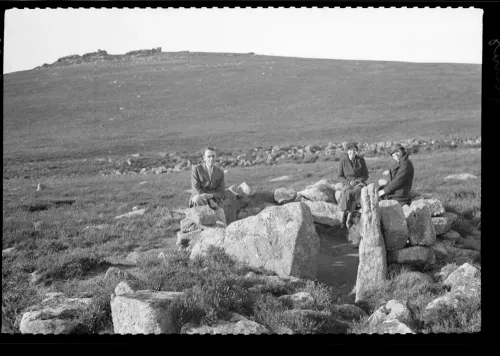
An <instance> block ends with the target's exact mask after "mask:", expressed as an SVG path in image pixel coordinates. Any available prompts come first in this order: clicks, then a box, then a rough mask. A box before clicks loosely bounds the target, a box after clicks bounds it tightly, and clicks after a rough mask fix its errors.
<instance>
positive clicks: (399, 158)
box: [379, 143, 414, 205]
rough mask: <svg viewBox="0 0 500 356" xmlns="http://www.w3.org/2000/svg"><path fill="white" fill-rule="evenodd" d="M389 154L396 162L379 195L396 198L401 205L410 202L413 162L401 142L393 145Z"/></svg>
mask: <svg viewBox="0 0 500 356" xmlns="http://www.w3.org/2000/svg"><path fill="white" fill-rule="evenodd" d="M389 154H390V155H391V156H392V158H394V160H395V161H396V163H394V165H393V166H392V167H391V169H390V171H389V181H388V182H387V184H386V185H385V186H383V188H381V189H380V188H379V189H380V190H379V196H380V197H382V198H384V199H394V200H396V201H397V202H398V203H399V204H401V205H405V204H408V203H409V201H410V189H411V186H412V184H413V175H414V169H413V163H412V162H411V161H410V159H409V158H408V156H409V154H408V152H406V150H405V148H404V147H403V146H401V145H400V144H399V143H398V144H396V145H394V146H392V147H391V150H390V151H389Z"/></svg>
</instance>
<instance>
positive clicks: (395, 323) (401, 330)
mask: <svg viewBox="0 0 500 356" xmlns="http://www.w3.org/2000/svg"><path fill="white" fill-rule="evenodd" d="M379 331H380V332H381V333H382V334H415V332H414V331H413V330H412V329H410V328H409V327H408V326H407V325H406V324H404V323H402V322H400V321H399V320H396V319H390V320H384V321H383V322H382V323H381V324H380V328H379Z"/></svg>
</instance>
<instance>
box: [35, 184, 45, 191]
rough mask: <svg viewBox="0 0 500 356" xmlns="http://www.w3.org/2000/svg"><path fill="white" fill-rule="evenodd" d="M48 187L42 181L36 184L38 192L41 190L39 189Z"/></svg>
mask: <svg viewBox="0 0 500 356" xmlns="http://www.w3.org/2000/svg"><path fill="white" fill-rule="evenodd" d="M46 188H47V186H46V185H44V184H41V183H38V185H37V186H36V190H37V191H38V192H39V191H41V190H44V189H46Z"/></svg>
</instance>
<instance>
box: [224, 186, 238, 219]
mask: <svg viewBox="0 0 500 356" xmlns="http://www.w3.org/2000/svg"><path fill="white" fill-rule="evenodd" d="M239 205H240V204H239V202H238V197H237V196H236V194H234V193H233V192H232V191H231V190H228V189H226V197H225V199H224V200H223V201H222V208H223V209H224V215H225V217H226V224H227V225H229V224H231V223H232V222H233V221H236V213H237V211H238V208H239Z"/></svg>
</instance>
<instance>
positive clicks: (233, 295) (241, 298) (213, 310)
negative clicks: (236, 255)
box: [180, 271, 254, 325]
mask: <svg viewBox="0 0 500 356" xmlns="http://www.w3.org/2000/svg"><path fill="white" fill-rule="evenodd" d="M253 304H254V298H253V295H252V294H251V293H250V292H249V291H247V290H246V289H245V288H243V287H242V285H241V282H240V281H239V280H237V279H234V278H232V277H230V276H227V275H226V274H225V273H223V272H221V271H217V272H212V273H209V274H207V275H206V276H205V279H204V281H202V282H201V283H200V284H198V285H195V286H194V287H192V288H191V289H188V290H186V291H185V295H184V297H183V298H182V305H181V311H180V315H181V317H180V321H181V322H182V323H184V322H187V321H194V322H195V323H199V324H202V325H203V324H208V325H210V324H212V323H214V322H215V321H217V320H218V319H221V318H224V317H226V316H227V315H228V313H229V312H236V313H238V314H242V315H247V316H249V315H251V313H252V311H253Z"/></svg>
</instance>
